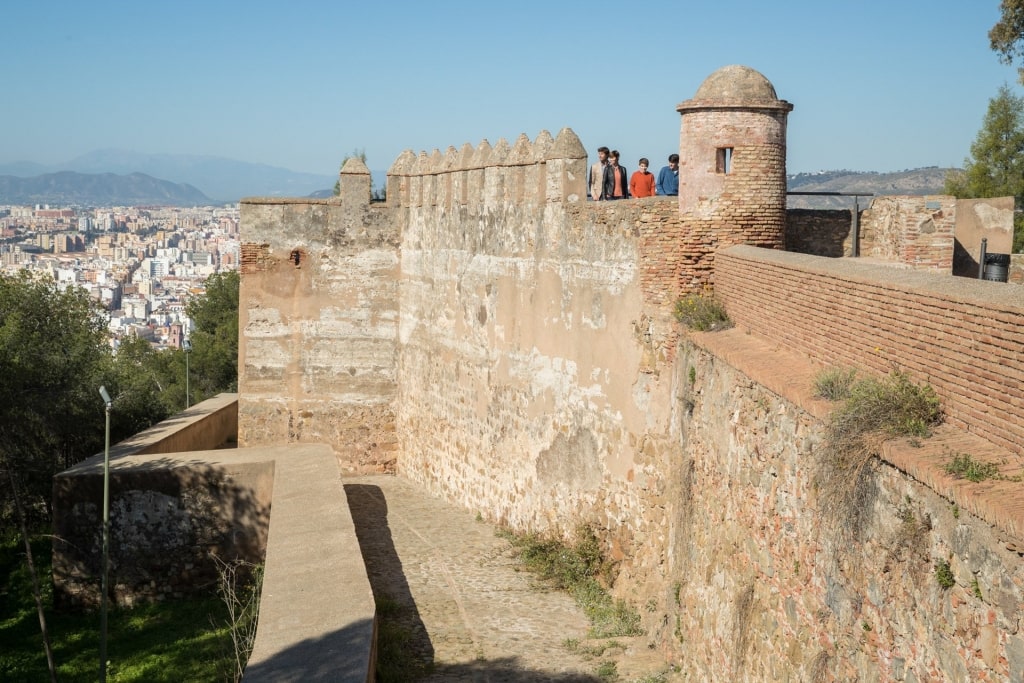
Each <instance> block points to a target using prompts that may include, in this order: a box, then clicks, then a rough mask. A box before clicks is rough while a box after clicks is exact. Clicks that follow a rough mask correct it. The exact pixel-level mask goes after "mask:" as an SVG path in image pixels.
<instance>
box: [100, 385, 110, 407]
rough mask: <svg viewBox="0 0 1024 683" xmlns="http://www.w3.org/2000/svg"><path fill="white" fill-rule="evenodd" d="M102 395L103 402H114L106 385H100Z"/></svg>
mask: <svg viewBox="0 0 1024 683" xmlns="http://www.w3.org/2000/svg"><path fill="white" fill-rule="evenodd" d="M100 396H101V397H102V398H103V402H104V403H106V404H108V405H109V404H110V403H113V401H112V400H111V398H110V394H108V393H107V388H106V387H100Z"/></svg>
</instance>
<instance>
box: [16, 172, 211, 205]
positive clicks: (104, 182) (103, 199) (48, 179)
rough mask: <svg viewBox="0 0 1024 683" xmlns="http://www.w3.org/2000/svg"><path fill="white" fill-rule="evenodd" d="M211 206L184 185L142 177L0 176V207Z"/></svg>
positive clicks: (60, 174) (93, 175) (55, 174)
mask: <svg viewBox="0 0 1024 683" xmlns="http://www.w3.org/2000/svg"><path fill="white" fill-rule="evenodd" d="M212 203H214V202H213V201H212V200H211V199H210V198H209V197H207V196H206V195H205V194H203V193H202V192H200V191H199V190H197V189H196V188H194V187H192V186H191V185H188V184H185V183H172V182H169V181H167V180H159V179H157V178H153V177H151V176H148V175H146V174H144V173H131V174H128V175H116V174H114V173H98V174H85V173H75V172H73V171H61V172H59V173H46V174H44V175H39V176H35V177H33V178H18V177H15V176H9V175H2V176H0V204H29V205H32V204H50V205H53V206H68V205H77V206H144V205H161V206H197V205H199V206H202V205H209V204H212Z"/></svg>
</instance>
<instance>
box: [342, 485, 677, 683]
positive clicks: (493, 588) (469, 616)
mask: <svg viewBox="0 0 1024 683" xmlns="http://www.w3.org/2000/svg"><path fill="white" fill-rule="evenodd" d="M343 484H344V487H345V494H346V496H347V498H348V504H349V507H350V509H351V512H352V519H353V521H354V523H355V527H356V535H357V536H358V538H359V545H360V548H361V551H362V554H363V559H364V562H365V563H366V569H367V574H368V575H369V578H370V584H371V586H372V589H373V593H374V597H375V599H376V600H377V604H378V611H380V606H381V604H382V601H383V603H384V604H389V605H392V606H396V607H397V609H395V610H394V614H395V616H394V617H393V618H394V619H397V620H398V621H399V622H400V623H401V626H402V628H403V630H404V631H406V632H407V633H409V634H410V635H411V638H410V642H409V643H408V644H407V647H408V648H410V649H411V650H412V652H413V653H414V656H415V659H416V660H417V662H418V663H419V664H421V665H422V666H423V667H424V670H426V671H427V672H428V673H426V674H425V675H423V676H422V677H420V678H419V680H422V681H431V682H441V681H489V682H493V683H506V682H507V683H513V682H514V683H525V682H526V681H531V682H542V681H557V682H559V683H569V682H573V683H577V682H578V683H585V682H586V683H589V682H595V683H597V682H599V681H601V680H605V679H602V678H601V677H600V676H599V675H598V668H599V667H600V666H601V665H602V664H603V663H605V662H608V661H615V663H616V670H617V671H618V673H619V676H620V677H619V679H617V680H621V681H624V682H626V681H631V680H638V679H642V678H645V677H647V680H664V681H669V680H673V679H671V678H669V677H667V676H666V677H664V678H656V676H658V675H659V674H662V673H664V672H666V671H667V669H668V666H667V665H666V664H665V663H664V662H663V661H662V660H661V659H660V657H658V656H657V655H656V654H655V653H654V652H653V651H650V650H648V649H647V645H646V641H645V640H644V639H643V638H639V639H631V638H623V639H617V640H618V641H619V644H620V646H621V647H618V648H616V647H611V648H607V649H606V650H605V652H604V653H602V655H600V656H598V655H595V654H593V653H588V651H587V647H586V646H585V644H586V642H587V628H588V623H587V619H586V617H585V616H584V614H583V612H582V610H581V609H580V608H579V607H578V606H577V605H576V604H575V602H574V601H573V599H572V598H570V597H569V596H568V595H566V594H564V593H561V592H552V591H545V590H544V589H543V588H541V587H538V586H537V584H536V582H535V581H534V577H533V575H532V574H530V573H528V572H520V571H517V570H516V566H515V562H514V560H513V559H512V556H511V553H510V549H511V546H510V545H509V543H508V542H507V541H505V540H503V539H501V538H499V537H498V536H497V535H496V534H495V530H496V529H495V527H494V525H492V524H488V523H486V522H483V521H479V520H478V519H477V516H476V514H475V513H474V512H472V511H468V510H464V509H460V508H456V507H454V506H452V505H449V504H446V503H444V502H443V501H440V500H438V499H436V498H433V497H431V496H430V495H429V494H427V493H426V492H424V491H422V490H421V489H419V488H418V487H417V486H416V485H415V484H413V483H411V482H408V481H406V480H404V479H402V478H401V477H395V476H389V475H373V476H365V477H345V478H343ZM383 621H384V617H381V623H383ZM382 628H383V627H382ZM569 639H575V640H578V641H580V643H583V644H584V646H583V647H579V648H575V649H573V650H570V648H568V647H566V645H565V643H566V641H567V640H569ZM378 647H379V648H380V647H381V646H380V641H378Z"/></svg>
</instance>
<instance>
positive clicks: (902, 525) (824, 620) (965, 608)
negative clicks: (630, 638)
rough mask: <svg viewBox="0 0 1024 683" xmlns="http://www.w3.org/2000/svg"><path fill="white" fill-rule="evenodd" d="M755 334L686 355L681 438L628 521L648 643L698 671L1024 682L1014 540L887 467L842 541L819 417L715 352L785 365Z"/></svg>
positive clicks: (627, 588) (771, 368) (762, 676)
mask: <svg viewBox="0 0 1024 683" xmlns="http://www.w3.org/2000/svg"><path fill="white" fill-rule="evenodd" d="M715 335H720V336H718V337H715ZM749 339H750V336H749V335H747V334H746V333H745V332H744V331H743V330H741V329H734V330H730V331H727V332H724V333H710V334H709V335H703V338H702V339H701V340H699V341H698V342H697V343H696V344H691V343H684V345H683V348H682V349H681V351H680V354H679V359H678V363H677V370H676V376H677V383H676V390H675V391H674V392H673V393H674V395H675V396H676V397H677V402H678V403H679V404H681V405H682V406H683V409H681V410H678V411H676V416H677V419H678V433H679V436H680V445H681V446H682V447H681V448H677V449H674V450H670V451H667V452H666V453H665V454H664V455H663V456H662V457H663V459H661V460H660V461H659V462H657V469H658V470H659V472H660V474H659V477H658V481H659V487H657V489H660V490H656V488H655V487H651V491H650V493H649V494H648V495H647V496H646V497H645V500H644V503H645V505H644V506H643V507H641V508H639V509H638V510H636V512H637V513H638V515H639V517H640V519H642V520H644V522H645V524H644V525H643V526H642V527H641V526H640V523H639V522H638V521H637V520H636V519H635V518H632V519H631V524H634V525H637V526H638V527H639V528H638V532H637V533H638V534H639V533H640V529H642V530H644V531H645V532H646V533H644V534H643V535H642V536H638V538H639V539H642V540H643V541H644V542H643V543H642V544H640V545H639V547H637V548H636V549H635V555H634V556H633V558H631V561H632V564H631V566H630V567H628V568H627V569H625V573H624V575H623V576H622V577H621V578H620V581H619V583H618V584H617V587H618V588H619V589H620V591H621V593H622V594H623V595H624V596H626V597H629V598H630V600H631V601H632V602H633V603H634V604H636V605H638V606H643V608H642V609H641V610H640V613H641V616H642V618H643V620H644V626H645V627H646V629H647V632H648V638H649V640H651V641H652V642H654V643H656V644H657V647H659V648H660V649H661V650H662V651H663V652H665V654H666V656H667V657H668V658H669V659H670V660H672V661H674V662H675V663H677V664H678V665H679V667H680V669H681V670H682V671H686V672H689V673H690V675H691V676H692V677H693V678H694V680H709V681H719V680H728V681H826V680H829V681H831V680H841V681H847V680H849V681H854V680H856V681H872V680H874V681H918V682H923V681H980V680H993V681H995V680H999V681H1018V680H1022V679H1024V638H1022V636H1021V633H1020V630H1019V615H1020V608H1021V605H1022V587H1024V563H1022V561H1021V555H1020V552H1021V546H1020V545H1019V543H1020V542H1019V540H1016V539H1017V538H1018V537H1015V536H1013V535H1010V536H1008V535H1007V534H1006V532H1005V531H1003V530H1001V529H999V528H995V527H993V526H992V524H991V523H990V522H989V521H987V520H984V519H981V518H979V517H977V516H975V515H973V514H971V513H970V512H968V511H967V509H966V508H965V507H963V506H960V507H958V506H957V505H955V504H954V503H953V502H952V501H951V500H950V499H949V498H947V497H943V496H940V495H937V494H936V493H935V491H934V490H932V489H931V488H929V487H928V486H926V485H924V484H922V483H921V482H920V481H919V480H918V479H917V478H915V477H914V476H911V475H910V474H908V473H906V472H905V471H903V470H902V469H901V468H897V467H894V466H892V465H890V464H888V463H886V462H882V463H879V465H878V467H877V468H876V469H875V470H874V475H873V477H872V481H873V486H874V489H873V492H872V495H871V498H870V500H868V501H867V502H865V505H867V506H868V508H869V510H870V512H869V515H868V521H867V523H866V525H865V528H864V531H863V532H862V534H861V536H860V537H859V538H858V539H856V540H853V541H851V540H850V539H848V538H846V537H845V536H844V535H843V533H842V531H841V530H840V529H838V528H837V527H836V526H834V523H832V522H830V521H829V520H830V518H829V516H828V511H827V509H826V508H824V507H823V503H822V501H821V499H820V498H819V495H818V491H817V490H816V488H815V487H814V485H813V483H812V481H813V477H814V472H815V468H816V467H817V461H816V457H815V453H816V452H817V450H818V448H819V444H820V443H821V440H822V438H823V430H822V422H821V421H820V419H819V418H818V417H816V415H820V414H823V413H822V411H821V409H820V407H819V406H808V407H810V408H811V411H810V412H809V411H808V410H807V409H806V407H803V406H802V405H801V404H800V403H798V402H794V401H793V400H789V399H787V398H784V397H782V396H781V395H780V394H778V393H776V392H775V391H773V390H770V389H767V388H766V387H765V385H764V384H763V383H761V382H759V381H758V379H756V378H757V373H749V368H748V369H747V371H741V370H738V369H737V368H736V366H735V364H734V363H735V361H726V360H724V359H723V356H724V355H728V356H729V357H730V358H734V357H736V358H741V359H744V363H743V364H746V365H750V366H753V367H755V368H757V367H758V366H760V367H759V370H760V372H761V373H767V374H768V375H773V374H776V373H778V372H779V369H780V367H782V368H785V369H786V370H788V371H790V372H792V370H793V365H791V364H790V363H789V361H787V359H786V356H787V354H786V353H785V352H781V353H779V352H776V353H771V354H769V356H763V357H761V358H760V359H759V358H758V353H759V352H758V351H756V349H754V348H753V346H751V347H750V348H747V345H748V342H747V340H749ZM769 348H770V347H769ZM727 349H729V351H727ZM760 353H763V351H761V352H760ZM793 356H794V357H795V358H797V360H798V361H799V359H800V355H799V354H793ZM691 368H692V371H691V370H690V369H691ZM776 380H777V383H778V384H781V385H790V387H794V386H796V385H797V384H801V383H806V384H808V385H809V384H810V378H809V376H806V375H804V376H799V377H795V376H794V375H792V374H788V375H787V376H785V377H777V378H776ZM808 389H809V387H808V386H803V387H800V388H797V393H801V392H802V393H803V394H804V396H809V391H808ZM811 403H814V401H813V400H811ZM819 403H820V401H819ZM824 410H826V411H827V408H825V409H824ZM904 448H906V446H904ZM912 450H913V449H912ZM974 486H975V487H977V488H979V489H984V488H986V486H985V484H979V485H974ZM842 521H843V520H840V522H841V523H842ZM942 562H945V563H948V565H949V567H950V572H951V576H952V580H953V584H952V585H951V586H948V587H944V586H943V585H941V584H940V583H939V581H938V579H937V577H936V572H935V568H936V566H938V565H939V564H940V563H942Z"/></svg>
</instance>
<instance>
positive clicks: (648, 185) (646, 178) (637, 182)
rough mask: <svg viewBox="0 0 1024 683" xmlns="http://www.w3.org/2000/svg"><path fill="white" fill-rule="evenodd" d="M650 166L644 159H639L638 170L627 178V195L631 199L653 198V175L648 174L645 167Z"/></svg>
mask: <svg viewBox="0 0 1024 683" xmlns="http://www.w3.org/2000/svg"><path fill="white" fill-rule="evenodd" d="M650 165H651V162H649V161H648V160H647V159H646V158H642V159H640V170H639V171H637V172H636V173H634V174H633V175H632V176H630V178H629V194H630V196H632V197H653V196H654V174H653V173H648V171H647V167H648V166H650Z"/></svg>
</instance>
